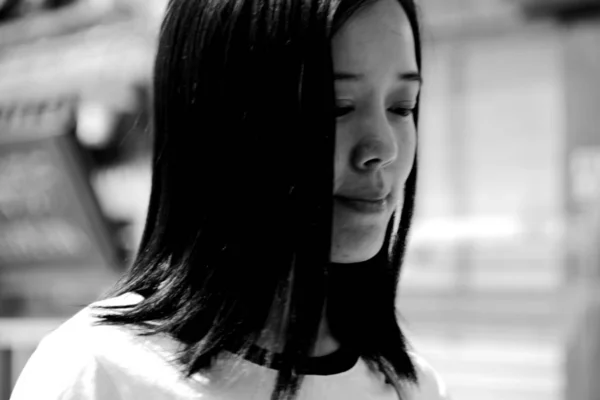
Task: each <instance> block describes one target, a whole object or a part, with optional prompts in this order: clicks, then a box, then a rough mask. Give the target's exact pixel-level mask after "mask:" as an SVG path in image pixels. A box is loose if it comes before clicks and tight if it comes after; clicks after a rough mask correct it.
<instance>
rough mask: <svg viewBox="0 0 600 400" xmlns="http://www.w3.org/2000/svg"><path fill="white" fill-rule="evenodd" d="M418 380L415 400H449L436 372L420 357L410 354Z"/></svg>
mask: <svg viewBox="0 0 600 400" xmlns="http://www.w3.org/2000/svg"><path fill="white" fill-rule="evenodd" d="M410 356H411V358H412V360H413V363H414V364H415V368H416V370H417V376H418V378H419V390H418V394H417V396H416V397H415V400H451V397H450V395H449V393H448V390H447V388H446V385H445V383H444V381H443V380H442V378H441V377H440V375H439V374H438V373H437V371H436V370H435V369H434V368H433V367H432V366H431V365H430V364H429V363H428V362H427V361H426V360H425V359H424V358H423V357H421V356H419V355H418V354H415V353H410Z"/></svg>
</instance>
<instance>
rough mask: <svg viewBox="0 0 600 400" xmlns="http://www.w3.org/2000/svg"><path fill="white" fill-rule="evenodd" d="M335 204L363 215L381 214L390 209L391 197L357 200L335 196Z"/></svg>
mask: <svg viewBox="0 0 600 400" xmlns="http://www.w3.org/2000/svg"><path fill="white" fill-rule="evenodd" d="M334 199H335V202H336V203H337V204H340V205H342V206H343V207H345V208H349V209H351V210H353V211H356V212H359V213H363V214H379V213H382V212H384V211H386V210H387V209H388V206H389V201H390V196H389V195H388V196H387V197H385V198H383V199H357V198H352V197H344V196H334Z"/></svg>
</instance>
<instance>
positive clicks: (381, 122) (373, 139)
mask: <svg viewBox="0 0 600 400" xmlns="http://www.w3.org/2000/svg"><path fill="white" fill-rule="evenodd" d="M359 129H360V136H359V139H358V141H357V143H356V146H355V147H354V155H353V157H352V158H353V164H354V167H355V168H356V169H358V170H360V171H371V170H377V169H381V168H384V167H386V166H387V165H389V164H391V163H393V162H394V160H395V159H396V157H397V155H398V144H397V143H396V138H395V135H394V130H393V129H392V126H391V125H390V123H389V121H388V120H387V118H386V117H385V115H383V116H376V117H373V118H371V119H370V120H369V121H368V122H367V123H365V124H364V125H362V127H360V128H359Z"/></svg>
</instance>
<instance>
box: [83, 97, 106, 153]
mask: <svg viewBox="0 0 600 400" xmlns="http://www.w3.org/2000/svg"><path fill="white" fill-rule="evenodd" d="M112 127H113V117H112V115H111V113H110V111H109V110H108V109H106V108H105V107H103V106H102V105H99V104H95V103H82V104H81V105H80V106H79V109H78V110H77V138H78V139H79V141H80V142H81V143H82V144H84V145H86V146H90V147H101V146H102V145H104V144H106V143H107V142H108V140H109V139H110V136H111V133H112Z"/></svg>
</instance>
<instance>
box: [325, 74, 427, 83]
mask: <svg viewBox="0 0 600 400" xmlns="http://www.w3.org/2000/svg"><path fill="white" fill-rule="evenodd" d="M397 76H398V80H400V81H407V82H417V83H419V84H422V83H423V78H422V77H421V74H419V73H418V72H417V71H409V72H401V73H398V75H397ZM362 79H364V74H359V73H353V72H346V71H336V72H334V73H333V80H334V81H360V80H362Z"/></svg>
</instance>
